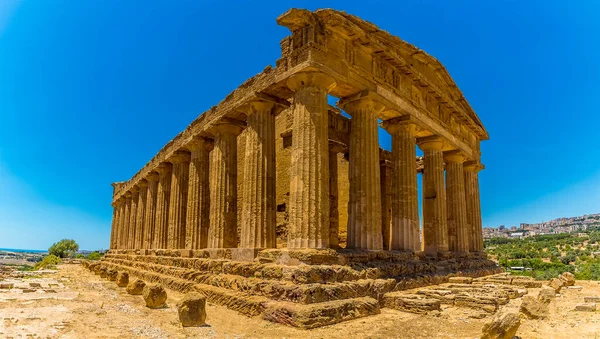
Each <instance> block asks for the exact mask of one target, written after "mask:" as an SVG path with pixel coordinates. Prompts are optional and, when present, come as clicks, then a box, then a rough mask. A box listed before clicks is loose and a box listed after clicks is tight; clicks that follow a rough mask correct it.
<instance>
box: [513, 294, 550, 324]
mask: <svg viewBox="0 0 600 339" xmlns="http://www.w3.org/2000/svg"><path fill="white" fill-rule="evenodd" d="M519 310H520V311H521V312H522V313H523V314H525V315H526V316H527V317H528V318H531V319H545V318H546V316H547V315H548V305H547V304H545V303H542V302H540V301H538V300H537V299H535V298H534V297H532V296H530V295H526V296H524V297H523V301H522V302H521V307H520V308H519Z"/></svg>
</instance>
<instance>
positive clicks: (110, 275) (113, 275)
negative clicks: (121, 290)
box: [106, 269, 119, 281]
mask: <svg viewBox="0 0 600 339" xmlns="http://www.w3.org/2000/svg"><path fill="white" fill-rule="evenodd" d="M118 274H119V272H118V271H117V270H114V269H109V270H108V271H106V279H108V281H117V275H118Z"/></svg>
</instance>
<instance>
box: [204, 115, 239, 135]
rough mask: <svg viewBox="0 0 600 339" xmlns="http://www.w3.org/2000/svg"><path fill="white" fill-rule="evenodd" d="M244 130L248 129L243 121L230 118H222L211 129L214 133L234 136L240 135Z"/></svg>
mask: <svg viewBox="0 0 600 339" xmlns="http://www.w3.org/2000/svg"><path fill="white" fill-rule="evenodd" d="M244 128H246V123H244V122H243V121H239V120H235V119H230V118H222V119H221V120H219V121H217V122H216V123H215V124H214V125H213V126H212V127H211V128H210V129H211V130H212V131H213V132H214V133H222V134H233V135H236V136H238V135H240V134H241V133H242V132H243V131H244Z"/></svg>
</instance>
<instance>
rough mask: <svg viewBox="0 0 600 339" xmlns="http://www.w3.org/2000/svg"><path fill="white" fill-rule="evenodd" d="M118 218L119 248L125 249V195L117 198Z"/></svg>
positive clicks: (117, 244)
mask: <svg viewBox="0 0 600 339" xmlns="http://www.w3.org/2000/svg"><path fill="white" fill-rule="evenodd" d="M117 208H118V218H117V240H116V246H117V249H123V248H124V247H123V246H124V245H123V237H124V234H123V230H124V229H125V227H126V226H125V197H123V196H121V197H120V198H119V199H117Z"/></svg>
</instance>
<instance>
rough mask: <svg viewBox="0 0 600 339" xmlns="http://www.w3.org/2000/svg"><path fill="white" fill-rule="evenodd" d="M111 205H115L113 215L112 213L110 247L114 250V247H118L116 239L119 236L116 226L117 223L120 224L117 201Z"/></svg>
mask: <svg viewBox="0 0 600 339" xmlns="http://www.w3.org/2000/svg"><path fill="white" fill-rule="evenodd" d="M111 206H112V207H113V215H112V222H111V225H110V245H109V248H110V249H111V250H114V249H116V246H115V240H116V238H117V236H116V233H117V230H116V228H117V224H118V223H117V218H118V212H117V211H118V206H117V204H116V203H112V204H111Z"/></svg>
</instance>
